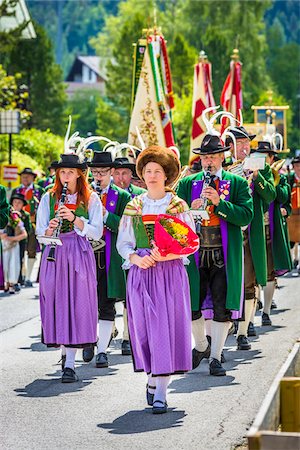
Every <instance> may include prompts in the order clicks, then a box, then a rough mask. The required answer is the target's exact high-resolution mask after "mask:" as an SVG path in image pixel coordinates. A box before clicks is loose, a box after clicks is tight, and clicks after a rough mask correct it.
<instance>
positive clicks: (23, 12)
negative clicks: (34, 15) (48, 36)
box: [0, 0, 36, 39]
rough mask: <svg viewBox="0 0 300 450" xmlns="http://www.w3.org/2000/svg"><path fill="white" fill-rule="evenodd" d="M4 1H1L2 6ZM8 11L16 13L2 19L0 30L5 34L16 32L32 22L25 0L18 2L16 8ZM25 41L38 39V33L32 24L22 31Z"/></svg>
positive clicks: (0, 18)
mask: <svg viewBox="0 0 300 450" xmlns="http://www.w3.org/2000/svg"><path fill="white" fill-rule="evenodd" d="M1 3H3V0H0V4H1ZM8 10H9V11H10V12H12V13H14V14H13V15H11V16H2V17H0V30H1V31H4V32H9V31H11V30H14V29H15V28H17V27H18V26H19V25H22V24H23V23H24V22H27V21H28V20H30V15H29V12H28V9H27V6H26V3H25V1H24V0H18V2H17V3H16V5H15V6H14V7H12V6H10V7H9V8H8ZM22 38H23V39H34V38H36V33H35V30H34V28H33V25H32V23H31V22H29V23H28V25H27V26H26V28H24V30H23V31H22Z"/></svg>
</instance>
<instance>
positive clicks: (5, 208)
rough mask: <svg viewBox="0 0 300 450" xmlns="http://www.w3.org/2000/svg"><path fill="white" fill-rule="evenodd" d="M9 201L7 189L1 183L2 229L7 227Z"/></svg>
mask: <svg viewBox="0 0 300 450" xmlns="http://www.w3.org/2000/svg"><path fill="white" fill-rule="evenodd" d="M8 211H9V203H8V200H7V197H6V189H5V187H4V186H2V185H1V184H0V229H1V230H2V229H3V228H5V227H6V225H7V222H8Z"/></svg>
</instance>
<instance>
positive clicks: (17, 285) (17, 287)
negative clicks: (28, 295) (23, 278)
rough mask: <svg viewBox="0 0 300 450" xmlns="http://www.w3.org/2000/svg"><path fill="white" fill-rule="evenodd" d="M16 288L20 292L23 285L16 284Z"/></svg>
mask: <svg viewBox="0 0 300 450" xmlns="http://www.w3.org/2000/svg"><path fill="white" fill-rule="evenodd" d="M14 288H15V291H16V292H20V290H21V286H20V285H19V284H14Z"/></svg>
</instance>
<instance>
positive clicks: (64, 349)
mask: <svg viewBox="0 0 300 450" xmlns="http://www.w3.org/2000/svg"><path fill="white" fill-rule="evenodd" d="M60 349H61V356H65V354H66V347H65V346H64V345H61V346H60Z"/></svg>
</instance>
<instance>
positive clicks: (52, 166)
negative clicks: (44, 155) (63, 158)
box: [47, 161, 58, 170]
mask: <svg viewBox="0 0 300 450" xmlns="http://www.w3.org/2000/svg"><path fill="white" fill-rule="evenodd" d="M57 163H58V161H52V163H51V164H50V166H48V167H47V169H48V170H50V169H55V165H54V164H57Z"/></svg>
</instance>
